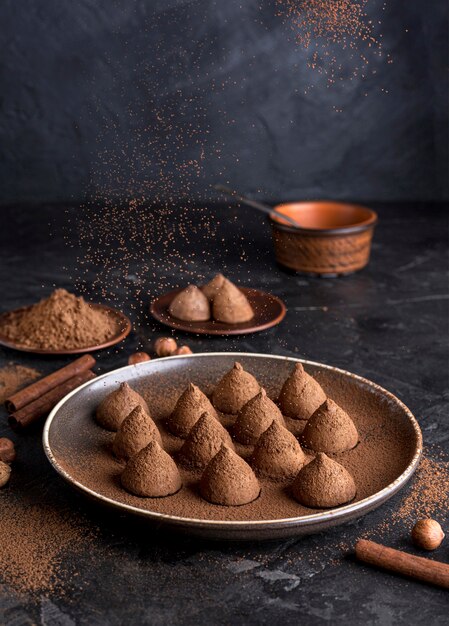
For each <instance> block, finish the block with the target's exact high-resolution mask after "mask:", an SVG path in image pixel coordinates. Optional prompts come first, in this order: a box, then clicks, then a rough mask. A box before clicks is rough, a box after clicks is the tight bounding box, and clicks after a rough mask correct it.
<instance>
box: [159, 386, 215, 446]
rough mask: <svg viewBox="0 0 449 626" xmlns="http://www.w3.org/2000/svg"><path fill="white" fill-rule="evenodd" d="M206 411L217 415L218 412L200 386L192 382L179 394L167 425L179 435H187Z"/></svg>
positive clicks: (172, 431)
mask: <svg viewBox="0 0 449 626" xmlns="http://www.w3.org/2000/svg"><path fill="white" fill-rule="evenodd" d="M204 412H206V413H209V414H210V415H212V416H213V417H217V412H216V411H215V409H214V407H213V406H212V404H211V403H210V401H209V398H207V396H205V395H204V393H203V392H202V391H201V389H200V388H199V387H197V386H196V385H194V384H193V383H190V384H189V386H188V387H187V388H186V389H185V390H184V392H183V393H182V394H181V395H180V396H179V398H178V401H177V403H176V406H175V408H174V410H173V413H172V414H171V415H170V417H169V418H168V420H167V427H168V429H169V430H170V432H171V433H173V434H174V435H176V436H177V437H187V435H188V434H189V432H190V431H191V430H192V428H193V426H194V425H195V423H196V422H197V421H198V420H199V418H200V417H201V415H202V414H203V413H204Z"/></svg>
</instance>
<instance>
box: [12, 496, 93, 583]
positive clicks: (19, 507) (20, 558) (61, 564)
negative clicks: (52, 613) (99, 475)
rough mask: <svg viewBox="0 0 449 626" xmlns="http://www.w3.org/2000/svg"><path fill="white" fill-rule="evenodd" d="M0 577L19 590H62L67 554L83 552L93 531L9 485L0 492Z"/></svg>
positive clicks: (72, 514)
mask: <svg viewBox="0 0 449 626" xmlns="http://www.w3.org/2000/svg"><path fill="white" fill-rule="evenodd" d="M0 520H1V536H2V540H0V579H1V581H2V582H3V583H5V584H7V585H9V586H10V587H11V588H12V589H14V590H15V591H16V592H19V593H25V592H28V593H31V594H33V593H39V594H42V593H44V594H45V593H52V592H55V591H59V592H62V591H63V588H62V587H63V583H62V580H63V578H64V579H67V578H70V576H65V577H63V576H62V574H63V573H64V572H65V573H67V574H69V573H70V572H68V571H67V570H68V565H67V562H68V561H67V556H68V555H70V554H76V553H77V552H82V553H85V552H87V551H88V550H89V549H90V548H89V546H91V547H92V545H93V540H94V538H95V536H96V530H95V529H94V528H92V527H91V526H88V525H87V524H83V523H82V522H81V521H80V518H79V516H77V515H75V513H72V512H70V511H58V510H55V509H54V508H52V507H51V506H50V505H46V504H34V503H33V504H30V503H28V502H27V501H25V500H24V499H23V498H22V497H21V496H20V495H17V494H15V493H14V492H13V491H12V488H7V489H3V490H1V491H0Z"/></svg>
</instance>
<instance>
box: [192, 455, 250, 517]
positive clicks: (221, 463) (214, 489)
mask: <svg viewBox="0 0 449 626" xmlns="http://www.w3.org/2000/svg"><path fill="white" fill-rule="evenodd" d="M200 493H201V495H202V497H203V498H204V499H205V500H207V501H208V502H212V504H222V505H224V506H239V505H242V504H248V503H249V502H252V501H253V500H255V499H256V498H257V497H258V496H259V493H260V485H259V482H258V480H257V478H256V476H255V475H254V472H253V470H252V469H251V468H250V466H249V465H248V463H246V462H245V461H244V460H243V459H242V458H240V457H239V456H238V454H236V453H235V452H234V451H233V450H231V449H230V448H228V447H227V446H222V448H221V450H220V451H219V452H218V454H216V455H215V456H214V458H213V459H212V461H211V462H210V463H209V465H208V466H207V467H206V469H205V470H204V473H203V475H202V476H201V481H200Z"/></svg>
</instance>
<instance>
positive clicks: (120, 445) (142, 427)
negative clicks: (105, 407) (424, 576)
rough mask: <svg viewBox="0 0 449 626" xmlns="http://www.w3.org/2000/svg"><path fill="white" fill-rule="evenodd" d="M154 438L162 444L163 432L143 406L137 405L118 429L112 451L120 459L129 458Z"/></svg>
mask: <svg viewBox="0 0 449 626" xmlns="http://www.w3.org/2000/svg"><path fill="white" fill-rule="evenodd" d="M153 439H154V440H155V441H157V442H158V443H159V444H160V445H162V439H161V434H160V432H159V430H158V428H157V426H156V424H155V423H154V422H153V420H152V419H151V417H150V416H149V415H148V414H147V413H145V411H144V410H143V409H142V407H141V406H136V408H135V409H133V410H132V411H131V413H130V414H129V415H128V417H125V419H124V420H123V422H122V424H121V426H120V428H119V429H118V431H117V433H116V435H115V438H114V442H113V444H112V451H113V452H114V454H115V456H117V457H118V458H120V459H129V458H131V457H132V456H135V455H136V454H137V453H138V452H140V451H141V450H142V449H143V448H145V446H147V445H148V444H149V443H150V441H153Z"/></svg>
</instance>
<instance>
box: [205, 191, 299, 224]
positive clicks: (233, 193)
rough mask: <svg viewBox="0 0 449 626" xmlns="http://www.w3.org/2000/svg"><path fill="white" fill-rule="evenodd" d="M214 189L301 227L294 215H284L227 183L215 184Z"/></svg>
mask: <svg viewBox="0 0 449 626" xmlns="http://www.w3.org/2000/svg"><path fill="white" fill-rule="evenodd" d="M214 189H215V190H216V191H219V192H220V193H224V194H225V195H227V196H230V197H232V198H234V199H235V200H238V201H239V202H242V203H243V204H247V205H248V206H250V207H252V208H253V209H257V210H258V211H262V212H263V213H266V214H267V215H272V214H273V213H274V214H275V215H277V216H278V217H280V218H281V219H283V220H285V221H286V222H289V223H290V224H292V226H296V228H301V225H300V224H298V222H297V221H296V220H294V219H293V218H292V217H290V216H289V215H284V214H283V213H280V212H279V211H276V209H273V207H271V206H268V204H263V203H262V202H258V201H257V200H252V199H251V198H246V197H245V196H241V195H240V194H238V193H237V192H236V191H234V190H233V189H231V188H230V187H226V186H225V185H220V184H219V185H214Z"/></svg>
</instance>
